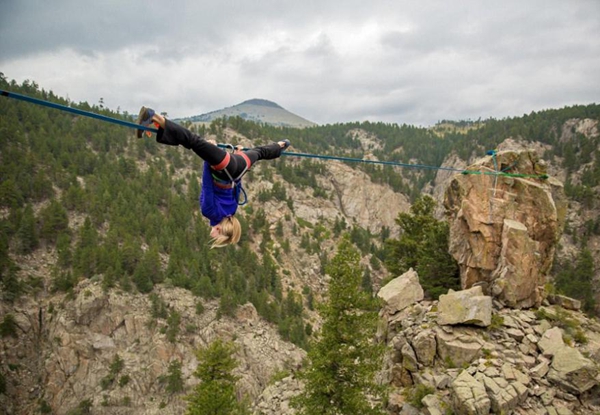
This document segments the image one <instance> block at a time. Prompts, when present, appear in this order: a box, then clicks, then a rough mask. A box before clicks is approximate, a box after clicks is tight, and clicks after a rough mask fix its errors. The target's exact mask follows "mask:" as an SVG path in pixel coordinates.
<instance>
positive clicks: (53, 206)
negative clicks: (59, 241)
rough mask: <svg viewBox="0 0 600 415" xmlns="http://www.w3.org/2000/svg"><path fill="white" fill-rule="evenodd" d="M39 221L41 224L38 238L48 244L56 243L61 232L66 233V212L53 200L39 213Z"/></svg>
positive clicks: (67, 219) (67, 224)
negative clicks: (48, 242) (46, 241)
mask: <svg viewBox="0 0 600 415" xmlns="http://www.w3.org/2000/svg"><path fill="white" fill-rule="evenodd" d="M40 219H41V222H42V228H41V230H40V236H41V237H42V238H45V239H46V240H48V241H50V242H54V241H56V238H57V237H58V235H59V234H60V233H61V232H66V231H68V229H69V217H68V215H67V211H66V210H65V209H64V208H63V207H62V206H61V204H60V202H58V201H57V200H55V199H53V200H52V201H51V202H50V204H49V205H48V206H47V207H46V208H45V209H43V210H42V211H41V212H40Z"/></svg>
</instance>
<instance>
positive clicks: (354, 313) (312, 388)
mask: <svg viewBox="0 0 600 415" xmlns="http://www.w3.org/2000/svg"><path fill="white" fill-rule="evenodd" d="M328 273H329V275H330V276H331V281H330V284H329V296H328V297H329V298H328V300H327V302H326V303H325V304H324V305H323V306H322V307H321V310H320V311H321V316H322V317H323V328H322V330H321V333H320V336H319V337H318V340H316V341H315V342H314V343H313V344H312V345H311V348H310V349H309V352H308V366H307V367H306V368H305V369H304V370H303V372H302V373H301V375H300V376H301V378H303V379H304V381H305V390H304V392H303V393H302V394H301V395H299V396H298V397H297V398H296V399H295V400H294V401H293V405H294V406H295V407H296V408H298V409H299V413H300V414H303V415H340V414H342V415H344V414H347V415H354V414H383V413H384V412H383V409H382V401H383V394H384V389H383V387H382V386H380V385H377V384H376V382H375V380H374V377H375V374H376V372H377V370H378V369H379V368H380V367H381V363H382V356H383V350H384V349H383V345H378V344H375V343H374V336H375V332H376V329H377V318H378V317H377V311H376V310H377V307H376V302H375V300H374V298H373V297H372V296H370V295H369V294H368V293H367V292H365V291H364V290H363V289H362V288H361V284H362V276H363V274H362V271H361V268H360V255H359V253H358V251H356V250H355V249H354V248H352V245H351V243H350V241H348V239H346V240H344V241H343V242H342V243H341V244H340V246H339V248H338V252H337V254H336V256H335V257H334V258H333V260H332V261H331V263H330V264H329V266H328Z"/></svg>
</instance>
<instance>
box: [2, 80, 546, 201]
mask: <svg viewBox="0 0 600 415" xmlns="http://www.w3.org/2000/svg"><path fill="white" fill-rule="evenodd" d="M0 95H2V96H4V97H7V98H13V99H16V100H21V101H26V102H30V103H33V104H37V105H42V106H46V107H50V108H54V109H58V110H61V111H66V112H70V113H73V114H77V115H82V116H85V117H90V118H95V119H98V120H101V121H106V122H110V123H113V124H118V125H122V126H125V127H129V128H135V129H137V130H145V131H147V132H152V133H157V132H158V129H156V128H152V127H146V126H143V125H139V124H136V123H133V122H129V121H124V120H120V119H117V118H111V117H107V116H105V115H101V114H96V113H93V112H88V111H83V110H80V109H78V108H73V107H69V106H65V105H61V104H56V103H54V102H49V101H44V100H41V99H37V98H32V97H28V96H25V95H21V94H17V93H14V92H9V91H4V90H1V89H0ZM217 146H219V147H220V148H231V147H232V146H231V145H230V144H217ZM242 150H243V151H244V150H249V149H247V148H243V149H242ZM491 151H494V152H495V150H491ZM227 154H229V153H227ZM281 155H282V156H287V157H305V158H315V159H323V160H338V161H345V162H356V163H363V164H379V165H387V166H396V167H403V168H410V169H419V170H445V171H453V172H456V173H460V174H465V175H466V174H474V175H486V176H496V177H495V179H497V178H498V176H501V177H518V178H534V179H541V180H545V179H547V178H548V175H546V174H519V173H508V172H507V171H506V170H509V169H510V168H507V169H503V170H498V169H497V168H496V170H495V171H479V170H461V169H455V168H452V167H443V166H428V165H425V164H408V163H400V162H396V161H385V160H367V159H360V158H352V157H339V156H326V155H320V154H308V153H296V152H292V151H286V152H284V153H281ZM494 156H495V153H494ZM494 160H495V159H494ZM225 165H227V164H225ZM248 166H249V164H248ZM244 173H245V171H244ZM244 173H243V174H244ZM226 174H228V175H229V173H228V172H227V171H226ZM243 174H242V175H243ZM229 177H230V178H231V176H229ZM231 179H232V178H231ZM232 181H233V182H235V180H233V179H232ZM240 187H241V186H240ZM242 191H243V189H242ZM244 195H245V192H244Z"/></svg>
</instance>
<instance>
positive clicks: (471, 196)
mask: <svg viewBox="0 0 600 415" xmlns="http://www.w3.org/2000/svg"><path fill="white" fill-rule="evenodd" d="M467 170H468V171H471V172H475V171H476V172H480V173H481V174H461V175H457V176H455V177H454V179H452V181H451V183H450V185H449V187H448V189H447V190H446V194H445V198H444V207H445V208H446V211H447V214H448V216H449V221H450V252H451V254H452V255H453V256H454V258H455V259H456V260H457V261H458V263H459V266H460V272H461V284H462V288H463V289H465V288H470V287H472V286H473V285H476V284H477V285H481V286H482V287H483V288H484V291H485V292H486V293H487V294H491V295H493V296H494V297H495V298H497V299H499V300H500V301H502V302H503V303H504V304H505V305H507V306H509V307H515V308H526V307H532V306H534V305H539V303H540V302H541V293H540V290H539V287H540V286H542V285H543V284H544V282H545V277H546V274H547V273H548V271H549V269H550V266H551V264H552V260H553V258H554V253H555V249H556V245H557V242H558V240H559V238H560V235H561V233H562V228H563V224H564V218H565V215H566V207H567V206H566V198H565V195H564V190H563V187H562V184H561V183H560V182H558V181H557V180H555V179H553V178H547V179H543V178H538V177H530V176H531V175H545V174H546V165H545V163H544V162H543V161H540V160H539V159H538V157H537V156H536V154H535V153H534V152H533V151H502V152H498V153H496V154H495V155H490V156H488V157H486V158H484V159H482V160H480V161H479V162H477V163H475V164H474V165H472V166H470V167H469V168H468V169H467ZM499 171H502V172H506V173H510V174H514V176H506V175H496V174H494V172H499Z"/></svg>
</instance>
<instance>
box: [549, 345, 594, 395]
mask: <svg viewBox="0 0 600 415" xmlns="http://www.w3.org/2000/svg"><path fill="white" fill-rule="evenodd" d="M597 376H598V368H597V367H596V365H595V364H594V362H592V361H591V360H589V359H587V358H585V357H584V356H583V355H582V354H581V353H580V352H579V350H577V349H574V348H572V347H568V346H564V347H562V348H561V349H559V350H558V351H557V352H556V353H555V354H554V358H553V359H552V365H551V366H550V371H549V372H548V376H547V378H548V380H550V381H551V382H553V383H555V384H557V385H558V386H559V387H560V388H561V389H563V390H565V391H567V392H570V393H574V394H576V395H580V394H581V393H583V392H586V391H588V390H590V389H592V388H593V387H594V386H596V385H597V384H598V379H596V377H597Z"/></svg>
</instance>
